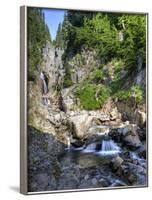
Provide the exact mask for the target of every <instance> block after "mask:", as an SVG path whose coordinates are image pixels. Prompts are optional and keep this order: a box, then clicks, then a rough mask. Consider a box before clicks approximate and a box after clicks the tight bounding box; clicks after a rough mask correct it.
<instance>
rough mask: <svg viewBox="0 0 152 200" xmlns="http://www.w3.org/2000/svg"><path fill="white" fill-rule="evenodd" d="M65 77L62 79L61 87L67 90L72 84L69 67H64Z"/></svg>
mask: <svg viewBox="0 0 152 200" xmlns="http://www.w3.org/2000/svg"><path fill="white" fill-rule="evenodd" d="M65 74H66V75H65V77H64V82H63V87H64V88H68V87H70V86H72V85H73V82H72V80H71V70H70V68H69V66H66V67H65Z"/></svg>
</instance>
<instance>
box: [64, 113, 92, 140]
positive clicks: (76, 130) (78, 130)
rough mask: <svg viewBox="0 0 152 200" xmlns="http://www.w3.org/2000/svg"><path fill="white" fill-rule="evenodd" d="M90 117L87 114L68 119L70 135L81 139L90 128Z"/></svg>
mask: <svg viewBox="0 0 152 200" xmlns="http://www.w3.org/2000/svg"><path fill="white" fill-rule="evenodd" d="M91 120H92V117H91V116H89V115H88V114H87V113H84V114H83V113H81V114H77V115H75V116H71V117H69V120H68V124H69V128H70V130H71V132H72V134H73V135H74V136H75V137H76V138H83V137H84V136H85V135H86V132H87V130H88V128H89V126H90V123H91Z"/></svg>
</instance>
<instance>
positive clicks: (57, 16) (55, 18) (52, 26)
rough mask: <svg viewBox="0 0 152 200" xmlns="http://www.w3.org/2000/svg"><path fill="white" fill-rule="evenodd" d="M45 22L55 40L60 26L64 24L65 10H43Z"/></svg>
mask: <svg viewBox="0 0 152 200" xmlns="http://www.w3.org/2000/svg"><path fill="white" fill-rule="evenodd" d="M43 13H44V15H45V22H46V24H47V25H48V28H49V31H50V34H51V38H52V40H54V39H55V37H56V33H57V29H58V25H59V23H62V22H63V18H64V13H65V11H64V10H55V9H43Z"/></svg>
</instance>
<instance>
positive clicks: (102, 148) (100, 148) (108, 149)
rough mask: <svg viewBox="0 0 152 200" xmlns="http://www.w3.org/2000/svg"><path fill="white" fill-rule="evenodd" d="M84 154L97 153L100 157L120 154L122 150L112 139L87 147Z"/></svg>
mask: <svg viewBox="0 0 152 200" xmlns="http://www.w3.org/2000/svg"><path fill="white" fill-rule="evenodd" d="M82 152H83V153H95V154H100V155H115V154H118V153H119V152H120V148H119V147H118V146H117V144H115V143H114V141H113V140H111V139H109V138H108V139H107V138H105V139H103V140H102V141H101V143H100V144H99V143H92V144H89V145H87V146H86V148H85V149H83V151H82Z"/></svg>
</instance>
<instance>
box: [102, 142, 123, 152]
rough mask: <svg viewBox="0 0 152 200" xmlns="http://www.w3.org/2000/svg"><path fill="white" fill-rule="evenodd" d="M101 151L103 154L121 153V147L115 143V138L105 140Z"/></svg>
mask: <svg viewBox="0 0 152 200" xmlns="http://www.w3.org/2000/svg"><path fill="white" fill-rule="evenodd" d="M99 153H102V154H116V153H119V147H118V146H117V144H115V143H114V141H113V140H103V141H102V148H101V151H100V152H99Z"/></svg>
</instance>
